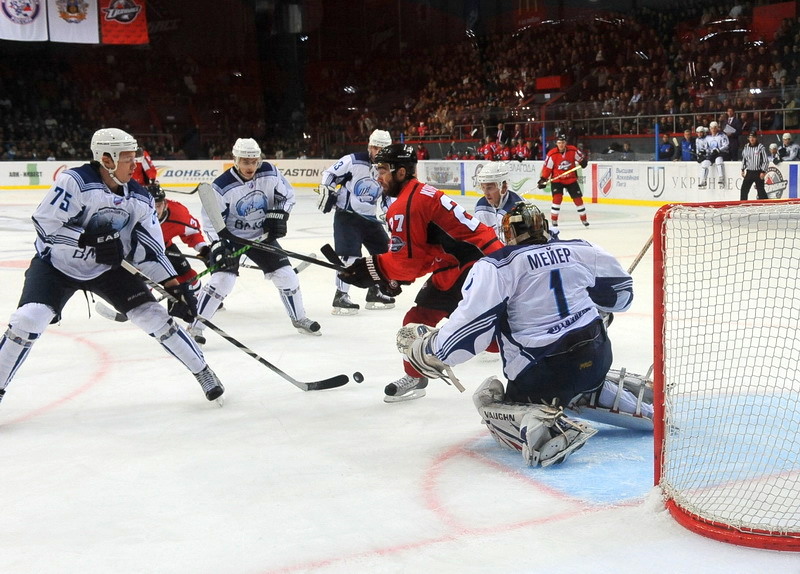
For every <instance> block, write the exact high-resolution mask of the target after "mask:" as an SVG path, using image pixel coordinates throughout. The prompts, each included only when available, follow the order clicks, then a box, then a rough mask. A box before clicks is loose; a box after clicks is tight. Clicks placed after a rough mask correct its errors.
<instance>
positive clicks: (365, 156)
mask: <svg viewBox="0 0 800 574" xmlns="http://www.w3.org/2000/svg"><path fill="white" fill-rule="evenodd" d="M350 157H351V158H353V163H362V164H363V163H365V164H367V165H371V164H372V160H370V159H369V152H366V151H357V152H356V153H351V154H350Z"/></svg>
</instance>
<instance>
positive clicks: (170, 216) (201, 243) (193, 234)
mask: <svg viewBox="0 0 800 574" xmlns="http://www.w3.org/2000/svg"><path fill="white" fill-rule="evenodd" d="M147 190H148V191H149V192H150V195H152V196H153V199H155V201H156V213H157V214H158V221H159V223H161V233H162V234H163V235H164V247H166V249H165V251H166V253H167V257H168V258H169V261H170V263H172V266H173V267H174V268H175V271H176V272H177V273H178V277H177V279H178V283H188V284H190V285H191V286H192V289H193V290H196V289H198V288H199V287H200V284H199V282H197V281H196V279H195V278H196V277H197V272H196V271H195V270H194V269H192V266H191V265H190V264H189V261H188V260H187V259H186V256H185V255H184V254H183V253H181V250H180V249H179V248H178V246H177V245H175V243H173V239H175V238H176V237H180V238H181V241H183V242H184V243H185V244H186V245H188V246H189V247H193V248H194V250H195V251H197V254H198V255H199V256H200V257H201V258H202V259H204V260H206V261H207V260H208V253H209V252H210V251H211V246H210V245H208V244H207V243H206V238H205V237H204V236H203V230H202V228H201V227H200V222H199V221H197V219H195V218H194V216H193V215H192V214H191V213H189V210H188V209H187V208H186V206H185V205H183V204H182V203H178V202H177V201H172V200H171V199H167V197H166V193H164V190H163V189H161V186H160V185H159V184H158V183H151V184H149V185H148V186H147ZM195 283H197V284H195Z"/></svg>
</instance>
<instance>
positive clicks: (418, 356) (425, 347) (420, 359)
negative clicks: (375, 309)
mask: <svg viewBox="0 0 800 574" xmlns="http://www.w3.org/2000/svg"><path fill="white" fill-rule="evenodd" d="M438 332H439V329H434V328H433V327H428V326H427V325H422V324H420V323H409V324H408V325H405V326H403V327H402V328H401V329H400V330H399V331H398V332H397V350H398V351H400V352H401V353H402V354H404V355H405V356H406V359H408V362H409V363H411V366H413V367H414V368H415V369H416V370H417V371H419V372H420V374H422V375H424V376H426V377H429V378H433V379H442V380H444V381H445V382H446V383H447V384H448V385H450V384H452V385H454V386H455V387H456V388H457V389H458V390H459V391H461V392H462V393H463V392H464V387H463V386H462V385H461V382H460V381H459V380H458V379H457V378H456V376H455V374H454V373H453V369H451V368H450V365H446V364H445V363H443V362H442V361H441V360H439V358H438V357H437V356H436V355H435V354H434V353H433V350H432V349H433V342H434V340H435V339H436V334H437V333H438Z"/></svg>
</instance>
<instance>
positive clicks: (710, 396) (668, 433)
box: [653, 200, 800, 551]
mask: <svg viewBox="0 0 800 574" xmlns="http://www.w3.org/2000/svg"><path fill="white" fill-rule="evenodd" d="M653 231H654V237H653V239H654V242H653V245H654V252H655V255H654V257H655V259H654V270H655V271H654V317H655V331H654V333H655V337H654V341H655V364H654V370H653V373H654V385H655V399H656V400H655V404H656V413H655V414H656V423H655V481H656V484H658V485H659V486H660V488H661V490H662V492H663V493H664V497H665V500H666V505H667V508H668V509H669V511H670V512H671V514H672V515H673V516H674V517H675V518H676V520H677V521H678V522H679V523H681V524H682V525H684V526H685V527H687V528H689V529H691V530H694V531H696V532H699V533H701V534H704V535H706V536H710V537H711V538H715V539H717V540H722V541H725V542H731V543H735V544H740V545H745V546H754V547H759V548H769V549H774V550H795V551H798V550H800V201H797V200H795V201H770V202H766V201H765V202H735V203H729V204H726V203H711V204H680V205H666V206H664V207H662V208H661V209H660V210H659V211H658V213H657V214H656V217H655V221H654V228H653Z"/></svg>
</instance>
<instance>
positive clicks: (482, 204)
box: [475, 197, 489, 211]
mask: <svg viewBox="0 0 800 574" xmlns="http://www.w3.org/2000/svg"><path fill="white" fill-rule="evenodd" d="M488 208H489V201H488V200H487V199H486V198H485V197H481V198H480V199H479V200H478V201H477V202H476V203H475V210H476V211H477V210H478V209H488Z"/></svg>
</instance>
